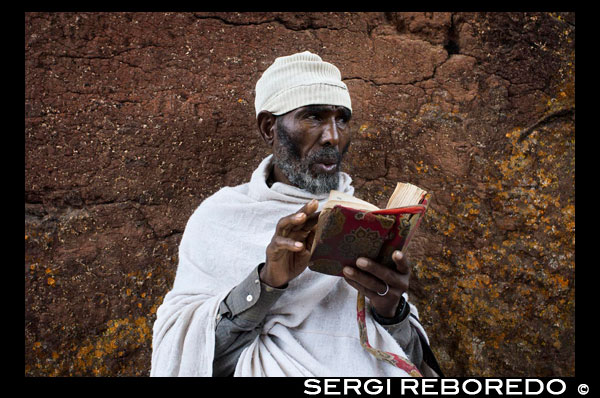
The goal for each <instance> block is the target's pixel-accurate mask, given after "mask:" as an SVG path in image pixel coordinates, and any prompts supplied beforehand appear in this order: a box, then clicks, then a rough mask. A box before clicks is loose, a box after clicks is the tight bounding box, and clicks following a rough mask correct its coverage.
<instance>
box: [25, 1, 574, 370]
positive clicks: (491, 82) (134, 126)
mask: <svg viewBox="0 0 600 398" xmlns="http://www.w3.org/2000/svg"><path fill="white" fill-rule="evenodd" d="M304 50H309V51H312V52H315V53H318V54H319V55H321V56H322V57H323V58H324V59H325V60H326V61H329V62H332V63H334V64H335V65H337V66H338V67H339V68H340V70H341V72H342V76H343V79H344V81H345V82H346V84H347V85H348V87H349V89H350V91H351V94H352V99H353V107H354V116H353V135H354V140H353V144H352V147H351V150H350V152H349V154H348V157H347V161H346V162H345V164H346V169H347V171H349V173H350V174H351V175H352V176H353V178H354V184H355V187H356V194H357V196H359V197H361V198H364V199H366V200H369V201H372V202H373V203H376V204H378V205H380V206H383V205H384V204H385V202H386V199H387V197H388V196H389V194H390V193H391V190H392V189H393V187H394V186H395V183H396V182H397V181H410V182H412V183H415V184H417V185H419V186H422V187H424V188H426V189H428V190H429V191H431V192H433V194H434V199H433V203H432V204H431V207H430V210H429V213H428V217H427V219H426V220H425V221H424V223H423V224H422V227H421V229H420V231H419V234H418V236H416V238H415V240H414V241H413V243H412V244H411V248H410V250H409V255H410V258H411V259H412V261H413V263H414V270H413V278H412V281H411V290H412V291H411V298H412V301H414V302H415V303H416V304H417V305H418V307H419V309H420V313H421V317H422V320H423V323H424V324H425V326H426V328H427V330H428V331H429V334H430V336H431V340H432V345H433V350H434V351H435V352H436V354H437V356H438V358H439V361H440V363H441V365H442V367H443V368H444V369H445V370H446V372H447V374H448V375H449V376H573V375H574V372H575V348H574V347H575V319H574V312H575V286H574V273H575V260H574V245H575V242H574V240H575V238H574V232H575V194H574V173H575V127H574V117H575V100H574V96H575V93H574V80H575V74H574V70H575V16H574V14H570V13H298V14H296V13H241V14H240V13H28V14H26V15H25V289H26V295H25V307H26V308H25V309H26V312H25V343H26V344H25V375H27V376H69V375H73V376H88V375H89V376H93V375H97V376H147V375H148V374H149V367H150V357H151V340H152V333H151V330H152V324H153V322H154V319H155V314H156V309H157V307H158V306H159V305H160V304H161V302H162V300H163V298H164V295H165V294H166V293H167V292H168V290H169V289H170V287H171V284H172V282H173V278H174V274H175V270H176V266H177V247H178V244H179V241H180V239H181V234H182V232H183V230H184V228H185V223H186V221H187V219H188V217H189V216H190V215H191V214H192V212H193V210H194V209H195V208H196V207H197V206H198V205H199V204H200V202H201V201H202V200H203V199H204V198H206V197H207V196H209V195H211V194H212V193H214V192H215V191H216V190H218V189H219V188H220V187H222V186H225V185H236V184H239V183H242V182H245V181H247V180H248V178H249V176H250V173H251V171H252V170H253V169H254V168H255V167H256V166H257V165H258V163H259V162H260V160H261V159H262V158H263V157H264V156H265V155H267V154H268V153H269V152H268V148H267V147H266V146H265V145H264V144H263V142H262V140H261V139H260V137H259V134H258V131H257V129H256V126H255V120H254V106H253V102H254V96H253V89H254V84H255V82H256V80H257V79H258V77H259V76H260V74H261V72H262V71H264V70H265V69H266V68H267V67H268V66H269V65H270V63H271V62H272V61H273V60H274V59H275V58H276V57H277V56H282V55H289V54H292V53H294V52H298V51H304Z"/></svg>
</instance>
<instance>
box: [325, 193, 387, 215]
mask: <svg viewBox="0 0 600 398" xmlns="http://www.w3.org/2000/svg"><path fill="white" fill-rule="evenodd" d="M335 205H340V206H345V207H351V208H353V209H358V210H366V211H374V210H379V207H377V206H375V205H372V204H371V203H369V202H366V201H364V200H361V199H358V198H355V197H354V196H352V195H348V194H347V193H343V192H339V191H336V190H332V191H331V192H330V193H329V199H327V202H326V203H325V205H324V206H323V210H325V209H330V208H333V207H334V206H335Z"/></svg>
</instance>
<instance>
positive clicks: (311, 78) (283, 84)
mask: <svg viewBox="0 0 600 398" xmlns="http://www.w3.org/2000/svg"><path fill="white" fill-rule="evenodd" d="M319 104H320V105H339V106H345V107H346V108H348V109H349V110H350V111H352V105H351V102H350V93H349V92H348V87H346V85H345V84H344V82H342V75H341V73H340V71H339V69H338V68H337V67H336V66H335V65H333V64H330V63H329V62H325V61H323V60H322V59H321V57H319V56H318V55H316V54H312V53H311V52H308V51H304V52H302V53H297V54H294V55H289V56H286V57H279V58H277V59H275V62H273V64H272V65H271V66H269V67H268V68H267V70H265V71H264V73H263V75H262V76H261V78H260V79H258V82H256V97H255V100H254V108H255V109H256V115H257V116H258V114H259V112H260V111H269V112H271V113H272V114H274V115H282V114H284V113H287V112H289V111H291V110H294V109H296V108H300V107H301V106H306V105H319Z"/></svg>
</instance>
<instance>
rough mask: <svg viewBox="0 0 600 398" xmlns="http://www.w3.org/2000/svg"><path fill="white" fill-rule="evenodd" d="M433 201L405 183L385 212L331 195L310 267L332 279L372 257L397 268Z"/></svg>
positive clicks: (317, 230)
mask: <svg viewBox="0 0 600 398" xmlns="http://www.w3.org/2000/svg"><path fill="white" fill-rule="evenodd" d="M430 199H431V194H428V193H427V192H426V191H424V190H423V189H421V188H419V187H417V186H415V185H412V184H408V183H401V182H399V183H398V184H397V185H396V189H395V190H394V192H393V193H392V195H391V196H390V199H389V201H388V203H387V206H386V208H385V209H379V208H378V207H376V206H374V205H372V204H371V203H368V202H365V201H364V200H360V199H358V198H355V197H354V196H352V195H348V194H344V193H342V192H338V191H331V192H330V194H329V199H328V200H327V202H326V203H325V205H324V206H323V208H322V210H321V214H320V215H319V221H318V223H317V227H316V230H315V237H314V240H313V244H312V247H311V258H310V260H309V263H308V266H309V268H310V269H311V270H313V271H317V272H321V273H324V274H328V275H336V276H342V269H343V268H344V267H345V266H346V265H349V266H355V265H356V259H357V258H358V257H367V258H370V259H372V260H375V261H377V262H379V263H380V264H383V265H386V266H388V267H392V268H395V263H394V261H393V260H392V253H393V252H394V251H395V250H403V249H404V248H405V247H406V245H407V244H408V242H409V241H410V238H411V237H412V235H413V234H414V232H415V230H416V228H417V226H418V225H419V223H420V221H421V219H422V217H423V215H424V214H425V211H426V210H427V205H428V202H429V200H430Z"/></svg>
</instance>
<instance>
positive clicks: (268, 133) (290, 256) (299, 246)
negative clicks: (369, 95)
mask: <svg viewBox="0 0 600 398" xmlns="http://www.w3.org/2000/svg"><path fill="white" fill-rule="evenodd" d="M349 116H350V115H349V112H348V110H347V109H345V108H343V107H340V106H331V105H319V106H307V107H301V108H298V109H295V110H293V111H291V112H288V113H286V114H284V115H282V116H280V117H279V121H278V122H276V117H275V116H274V115H273V114H271V113H270V112H267V111H262V112H260V113H259V114H258V118H257V122H258V128H259V131H260V133H261V136H262V137H263V139H264V140H265V142H266V143H267V145H269V146H270V147H271V148H273V149H275V148H277V147H278V145H281V143H280V142H279V139H278V137H277V134H276V123H283V126H284V127H285V128H286V129H287V131H288V132H289V133H290V139H291V140H292V141H293V142H294V143H295V144H296V145H297V147H298V149H299V151H300V156H301V158H304V157H306V156H308V155H310V154H311V153H314V152H315V151H318V150H319V149H321V148H323V147H325V146H334V147H337V149H338V151H339V152H340V153H343V149H344V148H346V146H347V145H348V144H349V142H350V130H349V127H348V124H349V121H350V120H349V119H350V117H349ZM313 169H314V172H315V173H316V172H327V171H323V169H319V166H315V167H314V168H313ZM311 171H312V169H311ZM270 179H271V180H272V181H273V182H281V183H285V184H289V185H292V184H291V183H290V181H289V180H288V179H287V177H286V176H285V175H284V174H283V173H282V172H281V170H280V169H279V168H278V167H277V165H275V166H274V168H273V171H272V173H271V176H270ZM318 206H319V203H318V201H317V200H314V199H313V200H311V201H310V202H308V203H307V204H305V205H304V206H302V208H300V209H299V210H298V211H297V212H295V213H293V214H290V215H288V216H285V217H283V218H281V219H280V220H279V222H278V223H277V226H276V228H275V233H274V235H273V238H272V239H271V242H270V243H269V245H268V246H267V250H266V262H265V266H264V267H263V268H262V269H261V272H260V278H261V280H262V281H263V282H264V283H266V284H267V285H269V286H272V287H284V286H286V285H287V283H288V282H289V281H291V280H292V279H294V278H295V277H297V276H298V275H300V274H301V273H302V272H303V271H304V270H305V269H306V267H307V266H308V261H309V259H310V249H311V244H312V240H313V238H314V229H315V226H316V224H317V220H318V212H317V209H318ZM392 259H393V260H394V263H395V264H396V269H395V270H394V269H390V268H388V267H385V266H383V265H381V264H379V263H377V262H375V261H373V260H371V259H368V258H365V257H360V258H358V259H357V261H356V267H345V268H344V278H345V280H346V281H347V282H348V284H350V285H351V286H352V287H354V288H355V289H356V290H358V291H359V292H361V293H362V294H364V295H365V296H366V297H368V298H369V299H370V302H371V305H372V306H373V307H374V309H375V311H376V312H377V313H378V314H379V315H381V316H383V317H387V318H392V317H393V316H394V315H395V314H396V310H397V307H398V304H399V302H400V298H401V296H402V294H403V293H404V292H406V291H408V285H409V278H410V268H409V264H408V260H407V259H406V257H405V256H404V255H403V253H402V252H400V251H395V252H394V254H393V256H392ZM386 283H387V285H388V286H389V291H388V293H387V294H386V295H385V296H379V295H378V294H377V292H381V293H383V292H384V291H385V290H386Z"/></svg>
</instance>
